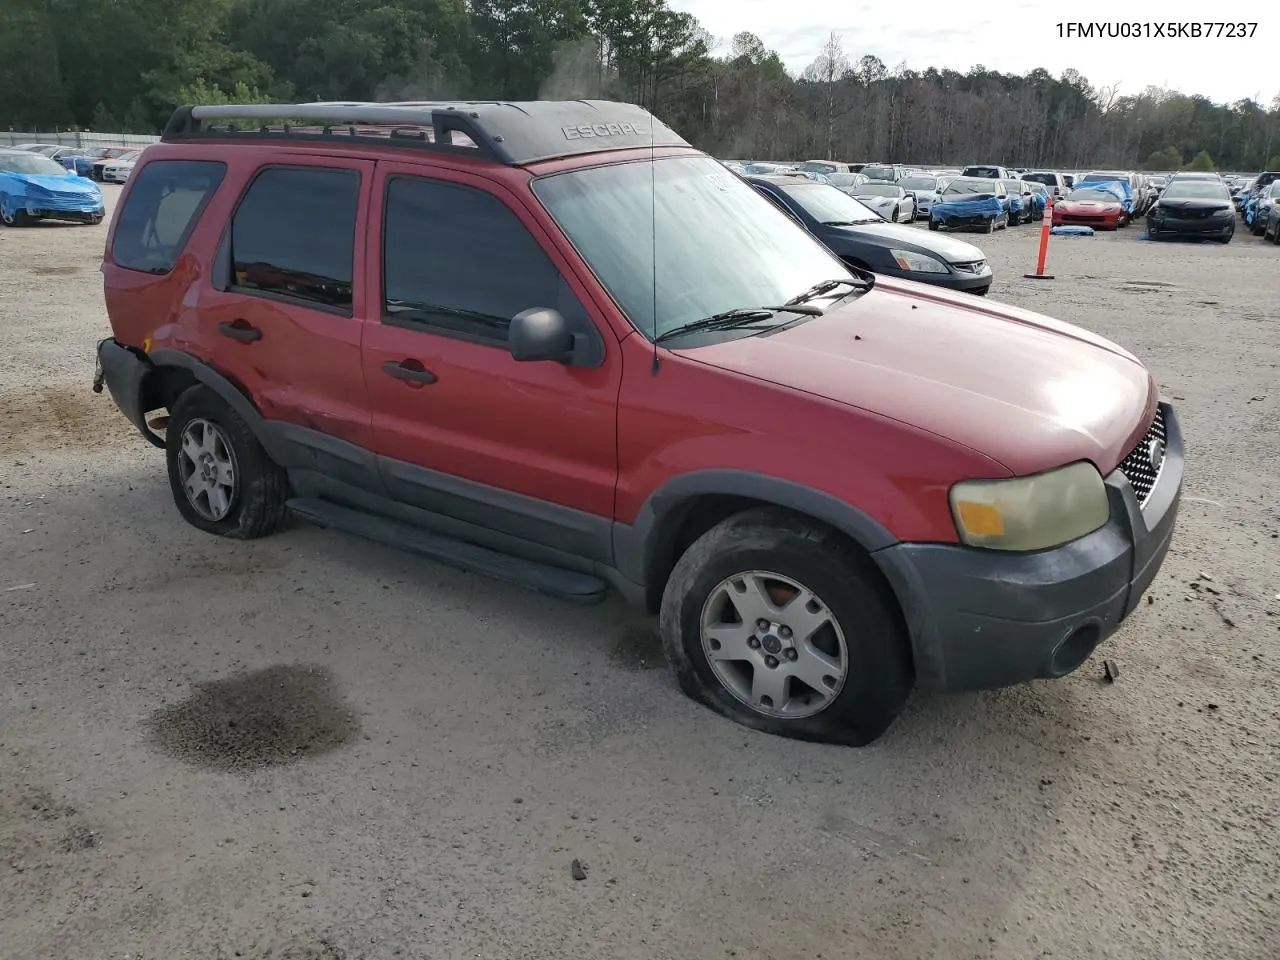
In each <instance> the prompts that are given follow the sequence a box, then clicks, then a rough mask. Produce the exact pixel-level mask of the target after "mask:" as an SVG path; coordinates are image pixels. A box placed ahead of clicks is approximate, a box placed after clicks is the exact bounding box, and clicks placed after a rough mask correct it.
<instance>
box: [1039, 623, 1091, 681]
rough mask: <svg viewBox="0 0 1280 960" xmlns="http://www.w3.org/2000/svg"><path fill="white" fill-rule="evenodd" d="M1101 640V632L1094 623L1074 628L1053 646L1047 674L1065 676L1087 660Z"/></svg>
mask: <svg viewBox="0 0 1280 960" xmlns="http://www.w3.org/2000/svg"><path fill="white" fill-rule="evenodd" d="M1101 641H1102V632H1101V631H1100V630H1099V629H1098V625H1097V624H1096V623H1090V624H1086V625H1085V626H1083V627H1078V628H1076V629H1075V630H1073V631H1072V632H1071V633H1070V634H1068V635H1067V638H1066V639H1065V640H1063V641H1062V642H1061V643H1060V644H1058V645H1057V647H1055V648H1054V651H1053V656H1052V657H1050V658H1049V675H1050V676H1051V677H1065V676H1066V675H1067V674H1068V673H1070V672H1071V671H1073V670H1075V669H1076V668H1077V667H1078V666H1080V664H1082V663H1084V662H1085V661H1086V660H1088V659H1089V655H1090V654H1091V653H1093V651H1094V650H1095V649H1097V647H1098V644H1099V643H1100V642H1101Z"/></svg>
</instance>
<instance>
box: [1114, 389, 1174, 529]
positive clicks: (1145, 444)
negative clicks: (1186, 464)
mask: <svg viewBox="0 0 1280 960" xmlns="http://www.w3.org/2000/svg"><path fill="white" fill-rule="evenodd" d="M1164 456H1165V435H1164V411H1163V410H1162V409H1160V408H1159V407H1157V408H1156V418H1155V419H1154V420H1152V421H1151V426H1150V427H1148V428H1147V432H1146V433H1145V434H1144V435H1143V437H1142V439H1141V440H1140V441H1138V445H1137V446H1136V447H1134V448H1133V449H1132V450H1131V451H1129V455H1128V456H1127V457H1125V458H1124V460H1122V461H1121V462H1120V472H1121V473H1123V474H1124V475H1125V477H1126V479H1128V481H1129V485H1130V486H1131V487H1133V494H1134V496H1135V497H1137V498H1138V506H1140V507H1145V506H1146V505H1147V500H1148V499H1149V498H1150V496H1151V491H1152V490H1153V489H1155V485H1156V480H1158V479H1159V478H1160V468H1161V467H1163V466H1164Z"/></svg>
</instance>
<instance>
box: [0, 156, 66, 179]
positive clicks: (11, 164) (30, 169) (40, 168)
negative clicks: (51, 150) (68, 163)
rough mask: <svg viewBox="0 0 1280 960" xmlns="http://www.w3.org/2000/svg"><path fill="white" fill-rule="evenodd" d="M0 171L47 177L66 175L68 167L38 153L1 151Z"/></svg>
mask: <svg viewBox="0 0 1280 960" xmlns="http://www.w3.org/2000/svg"><path fill="white" fill-rule="evenodd" d="M0 173H23V174H35V175H38V176H45V177H65V176H67V173H68V171H67V168H66V167H64V166H63V165H62V164H60V163H54V162H53V161H52V160H50V159H49V158H48V157H42V156H40V154H38V153H0Z"/></svg>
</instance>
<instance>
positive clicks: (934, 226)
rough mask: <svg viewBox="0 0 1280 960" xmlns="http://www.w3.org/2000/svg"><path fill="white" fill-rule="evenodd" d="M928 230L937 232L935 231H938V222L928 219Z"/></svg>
mask: <svg viewBox="0 0 1280 960" xmlns="http://www.w3.org/2000/svg"><path fill="white" fill-rule="evenodd" d="M929 229H930V230H937V229H938V221H937V220H935V219H933V217H930V218H929Z"/></svg>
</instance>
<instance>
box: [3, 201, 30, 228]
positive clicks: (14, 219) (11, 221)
mask: <svg viewBox="0 0 1280 960" xmlns="http://www.w3.org/2000/svg"><path fill="white" fill-rule="evenodd" d="M10 202H11V201H10V200H9V195H8V194H7V193H0V223H3V224H4V225H5V226H6V227H26V226H30V225H31V217H30V216H29V215H28V214H27V211H25V210H18V209H16V208H12V209H11V208H10Z"/></svg>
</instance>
